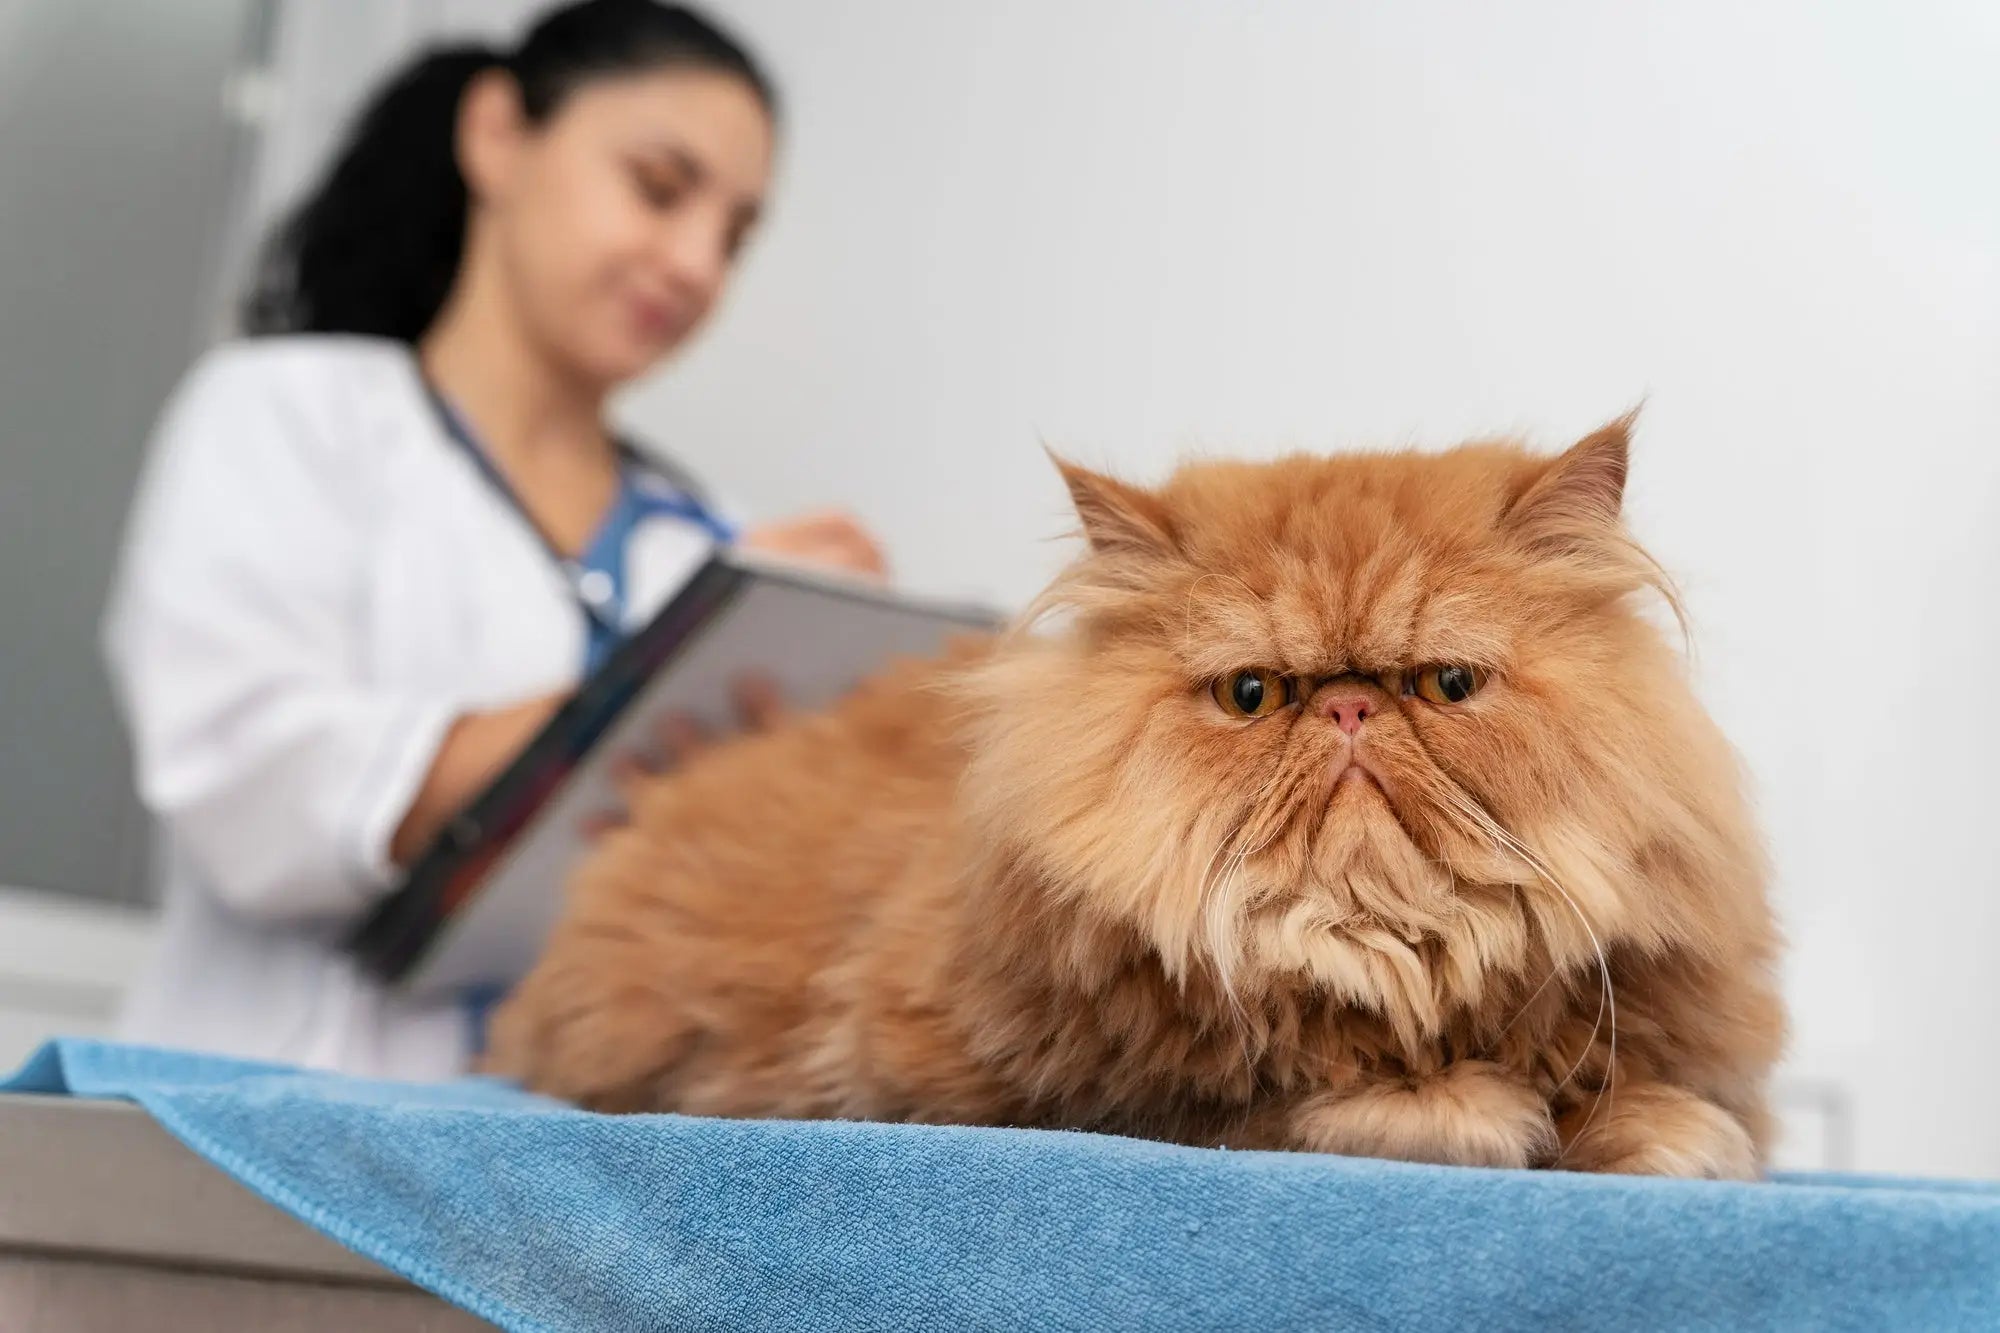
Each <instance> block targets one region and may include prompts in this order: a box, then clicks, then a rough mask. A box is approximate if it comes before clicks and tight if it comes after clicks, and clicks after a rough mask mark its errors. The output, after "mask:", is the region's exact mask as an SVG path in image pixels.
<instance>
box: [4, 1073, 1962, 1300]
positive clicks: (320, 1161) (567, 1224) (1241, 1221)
mask: <svg viewBox="0 0 2000 1333" xmlns="http://www.w3.org/2000/svg"><path fill="white" fill-rule="evenodd" d="M8 1086H9V1087H10V1088H11V1090H13V1091H24V1092H36V1093H51V1094H61V1093H72V1094H75V1095H79V1096H93V1097H121V1098H129V1099H131V1100H133V1101H136V1102H138V1103H139V1104H140V1105H141V1106H143V1107H145V1108H146V1110H147V1111H148V1112H150V1113H151V1114H152V1115H153V1116H154V1117H156V1118H157V1119H158V1120H159V1121H160V1123H161V1124H163V1125H164V1126H166V1128H167V1129H168V1130H170V1131H171V1132H172V1133H173V1134H174V1135H176V1136H177V1137H178V1138H180V1139H181V1140H182V1141H183V1142H185V1143H186V1144H187V1145H188V1146H189V1147H191V1148H193V1149H194V1150H195V1151H196V1152H198V1153H200V1154H201V1155H202V1156H204V1157H206V1158H208V1159H209V1160H210V1161H211V1162H213V1163H215V1164H216V1165H217V1166H219V1167H221V1168H222V1169H223V1170H225V1171H227V1172H229V1173H230V1174H231V1175H233V1176H235V1177H236V1178H237V1179H238V1180H241V1181H242V1182H243V1183H244V1184H246V1185H248V1186H249V1187H250V1188H251V1189H253V1190H255V1191H256V1192H257V1193H259V1194H261V1195H263V1196H264V1197H265V1198H266V1199H269V1200H270V1201H271V1202H273V1203H275V1204H277V1205H278V1206H279V1207H281V1208H284V1209H286V1210H287V1211H289V1212H291V1213H293V1214H294V1215H296V1216H298V1217H300V1218H303V1219H304V1220H305V1221H306V1222H308V1223H310V1224H312V1225H313V1226H315V1227H317V1228H319V1229H320V1230H321V1231H323V1232H325V1233H326V1234H328V1235H330V1236H332V1237H333V1238H334V1239H336V1240H338V1241H341V1242H342V1243H344V1244H346V1245H348V1246H349V1247H351V1248H352V1249H354V1250H357V1251H359V1252H360V1253H362V1254H364V1255H367V1256H368V1257H369V1258H371V1259H374V1260H376V1261H377V1262H379V1263H381V1264H383V1265H385V1266H387V1267H388V1268H391V1269H393V1270H395V1271H396V1272H398V1273H401V1274H403V1275H404V1276H405V1277H407V1278H409V1279H410V1280H411V1281H413V1282H416V1283H418V1284H419V1285H421V1286H424V1287H427V1288H429V1289H430V1290H431V1291H434V1292H436V1293H437V1294H439V1295H440V1296H443V1297H445V1298H446V1299H448V1300H450V1301H453V1302H456V1303H457V1304H459V1305H461V1306H464V1307H465V1308H467V1309H469V1310H471V1311H473V1312H475V1313H477V1314H479V1315H481V1316H482V1317H484V1318H486V1319H488V1320H490V1321H492V1322H493V1323H496V1324H498V1325H500V1326H502V1327H503V1328H509V1329H523V1330H525V1329H589V1330H636V1329H692V1330H699V1329H746V1328H754V1329H814V1330H848V1329H878V1328H879V1329H897V1330H926V1329H951V1330H959V1329H1037V1330H1041V1329H1078V1330H1102V1329H1119V1328H1140V1327H1144V1328H1148V1329H1257V1328H1269V1329H1307V1328H1310V1329H1377V1328H1420V1329H1457V1328H1478V1329H1481V1330H1483V1331H1484V1330H1505V1329H1545V1328H1590V1329H1606V1330H1618V1329H1660V1328H1693V1327H1699V1328H1732V1329H1768V1328H1797V1329H1843V1328H1852V1329H1888V1328H1907V1329H1925V1330H1945V1329H1966V1328H1989V1329H1990V1328H1996V1327H2000V1186H1996V1185H1978V1184H1949V1183H1919V1182H1914V1181H1896V1180H1861V1179H1834V1178H1820V1179H1813V1180H1808V1181H1793V1182H1788V1183H1782V1184H1770V1185H1718V1184H1696V1183H1688V1182H1681V1181H1661V1180H1633V1179H1618V1178H1604V1177H1591V1176H1581V1175H1571V1174H1565V1173H1559V1172H1541V1173H1531V1172H1507V1171H1481V1170H1463V1169H1454V1168H1441V1167H1424V1166H1411V1165H1406V1164H1400V1163H1394V1162H1376V1161H1362V1160H1346V1159H1341V1158H1333V1157H1316V1156H1305V1155H1291V1154H1283V1153H1252V1152H1220V1151H1204V1150H1197V1149H1188V1148H1175V1147H1168V1146H1164V1145H1161V1144H1155V1143H1143V1142H1137V1141H1133V1140H1126V1139H1116V1138H1106V1137H1100V1136H1096V1135H1089V1134H1058V1133H1045V1132H1036V1131H1027V1130H999V1129H961V1128H940V1127H924V1126H908V1125H876V1124H853V1123H838V1122H832V1123H813V1124H801V1123H791V1122H780V1121H766V1122H741V1121H721V1120H702V1119H693V1118H688V1117H683V1116H631V1117H623V1118H615V1117H607V1116H598V1115H589V1114H585V1113H583V1112H579V1111H574V1110H571V1109H568V1108H566V1107H563V1106H559V1105H557V1104H555V1103H553V1102H549V1101H545V1100H542V1099H540V1098H536V1097H531V1096H528V1095H526V1094H523V1093H521V1092H518V1091H515V1090H513V1089H510V1088H507V1087H505V1086H503V1085H500V1084H498V1083H494V1082H490V1081H481V1080H468V1081H465V1082H461V1083H456V1084H451V1085H448V1086H443V1087H418V1086H410V1085H400V1084H392V1083H375V1082H364V1081H360V1080H356V1079H348V1078H340V1077H335V1076H332V1075H325V1074H310V1073H302V1072H299V1071H296V1070H291V1069H285V1068H280V1067H274V1066H268V1065H253V1064H244V1063H238V1062H235V1061H228V1060H219V1059H213V1058H207V1057H201V1056H192V1055H184V1054H176V1053H171V1052H164V1051H155V1050H149V1049H144V1048H139V1047H124V1046H115V1045H108V1044H103V1043H97V1042H87V1041H63V1042H57V1043H53V1044H51V1045H49V1046H47V1047H45V1048H44V1049H43V1050H41V1051H40V1052H39V1053H37V1054H36V1056H35V1057H34V1058H33V1059H32V1060H30V1061H29V1062H28V1064H27V1065H26V1066H25V1067H24V1068H23V1069H22V1070H21V1072H20V1073H18V1074H17V1075H15V1076H14V1078H13V1079H12V1080H11V1083H10V1084H9V1085H8Z"/></svg>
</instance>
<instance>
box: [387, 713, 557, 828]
mask: <svg viewBox="0 0 2000 1333" xmlns="http://www.w3.org/2000/svg"><path fill="white" fill-rule="evenodd" d="M568 699H569V695H567V694H564V693H556V694H545V695H543V696H541V697H540V698H538V699H529V700H528V701H526V702H525V703H518V704H514V705H512V706H510V707H507V708H494V709H489V710H487V711H485V712H479V713H467V714H465V715H464V716H463V717H461V718H459V719H458V720H457V721H456V722H454V723H452V725H451V730H450V731H448V732H446V733H445V737H444V743H443V744H442V745H440V746H438V752H437V754H436V756H435V757H434V758H432V760H431V767H430V771H429V772H428V773H426V774H425V775H424V783H423V786H422V787H420V788H419V789H418V791H417V795H416V798H415V799H414V800H412V801H411V802H410V808H409V810H408V811H407V812H405V813H404V815H403V819H402V822H401V823H400V824H398V825H397V826H396V831H395V833H394V834H393V835H392V836H391V837H390V839H389V859H390V860H392V861H394V862H395V863H396V864H397V865H399V866H403V867H405V868H407V867H408V866H409V865H410V864H411V863H412V862H413V861H415V860H416V859H417V857H418V856H420V855H422V854H423V851H424V849H425V848H427V847H429V846H430V844H431V839H433V838H435V837H436V836H437V833H438V830H439V829H441V828H443V827H444V825H445V821H446V820H449V819H450V818H451V817H452V816H453V815H455V814H457V813H458V812H459V811H460V810H461V809H462V808H464V806H465V803H466V802H467V801H470V800H471V799H472V798H473V797H475V796H477V795H478V794H479V793H480V792H482V791H484V790H485V789H486V784H487V783H489V782H491V781H492V780H493V779H494V778H496V777H498V776H499V775H500V770H502V769H504V768H505V767H507V765H508V764H510V763H512V762H513V761H514V756H515V755H518V754H519V753H521V751H522V750H524V749H526V748H527V746H528V742H529V741H531V740H533V739H534V738H535V735H536V733H537V732H539V731H541V729H542V728H543V727H544V726H546V725H548V721H549V719H550V718H552V717H554V716H555V715H556V710H557V709H559V708H561V707H562V706H563V704H564V703H565V702H567V701H568Z"/></svg>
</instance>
